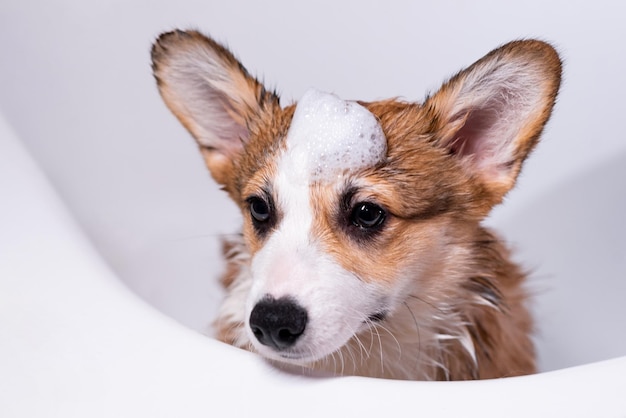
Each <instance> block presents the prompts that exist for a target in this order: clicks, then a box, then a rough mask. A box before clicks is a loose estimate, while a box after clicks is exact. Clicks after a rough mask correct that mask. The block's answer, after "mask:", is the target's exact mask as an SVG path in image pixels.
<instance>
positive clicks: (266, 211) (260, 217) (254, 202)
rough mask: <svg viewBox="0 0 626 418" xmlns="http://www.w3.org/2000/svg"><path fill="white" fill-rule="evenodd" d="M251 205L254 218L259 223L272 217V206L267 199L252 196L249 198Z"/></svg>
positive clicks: (251, 213)
mask: <svg viewBox="0 0 626 418" xmlns="http://www.w3.org/2000/svg"><path fill="white" fill-rule="evenodd" d="M248 203H249V205H250V215H252V219H253V220H254V221H255V222H258V223H264V222H267V221H268V220H269V219H270V215H271V214H270V208H269V206H268V204H267V203H265V201H264V200H263V199H261V198H259V197H251V198H250V199H248Z"/></svg>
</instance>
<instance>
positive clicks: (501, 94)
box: [152, 31, 560, 364]
mask: <svg viewBox="0 0 626 418" xmlns="http://www.w3.org/2000/svg"><path fill="white" fill-rule="evenodd" d="M152 57H153V69H154V74H155V77H156V79H157V82H158V86H159V90H160V92H161V95H162V97H163V99H164V101H165V103H166V104H167V106H168V107H169V108H170V110H171V111H172V112H173V113H174V114H175V115H176V117H177V118H178V119H179V120H180V121H181V123H182V124H183V125H184V126H185V127H186V128H187V129H188V130H189V132H190V133H191V134H192V135H193V137H194V138H195V139H196V141H197V143H198V145H199V147H200V150H201V152H202V154H203V156H204V158H205V161H206V164H207V166H208V168H209V170H210V171H211V173H212V175H213V177H214V178H215V180H216V181H217V182H219V183H220V184H222V185H223V187H224V189H225V190H226V191H227V192H228V193H229V195H230V197H231V198H232V199H233V200H234V201H235V202H236V203H237V204H238V205H239V206H240V208H241V211H242V213H243V215H244V216H243V217H244V237H245V241H246V245H247V247H248V250H249V252H250V254H251V260H252V261H251V265H250V272H251V281H252V284H251V290H250V292H249V294H248V295H247V301H246V313H245V318H246V320H245V322H246V324H245V328H246V333H247V335H248V337H249V339H250V341H251V342H252V344H253V345H254V347H255V348H256V350H258V351H259V352H260V353H261V354H263V355H265V356H266V357H269V358H273V359H278V360H282V361H287V362H295V363H298V364H306V363H310V362H313V361H316V360H319V359H322V358H324V357H326V356H328V355H330V354H332V353H333V352H335V351H337V350H338V349H340V348H341V347H342V346H343V345H344V344H345V343H346V342H347V341H349V340H350V339H351V338H353V337H354V336H355V335H356V334H358V333H359V332H360V331H362V330H363V329H364V328H365V327H367V326H368V324H369V323H371V322H372V321H383V320H385V318H387V317H389V316H392V315H393V314H394V312H396V311H397V310H398V309H400V308H401V306H402V304H403V303H404V301H405V300H406V298H407V295H408V294H412V295H416V294H417V295H420V296H421V297H423V298H426V299H428V300H430V301H432V303H437V301H440V302H441V303H446V298H449V297H451V295H455V292H456V291H457V289H458V288H459V287H460V286H461V283H462V280H463V278H464V276H463V269H464V267H463V265H464V263H465V262H466V261H468V260H470V259H471V256H470V255H469V254H468V252H469V251H470V250H468V249H467V245H464V243H465V244H467V243H466V241H467V240H468V239H471V237H472V231H474V229H475V228H476V227H477V225H478V223H479V222H480V220H481V219H483V218H484V217H485V216H486V215H487V214H488V213H489V211H490V209H491V208H492V207H493V206H494V205H496V204H497V203H499V202H500V201H501V200H502V198H503V197H504V195H505V194H506V193H507V192H508V191H509V190H510V189H511V188H512V187H513V185H514V183H515V180H516V178H517V175H518V173H519V171H520V168H521V166H522V163H523V161H524V159H525V158H526V157H527V155H528V154H529V152H530V151H531V150H532V148H533V147H534V146H535V144H536V143H537V141H538V138H539V135H540V133H541V131H542V129H543V126H544V124H545V123H546V121H547V119H548V117H549V115H550V112H551V109H552V106H553V104H554V101H555V97H556V94H557V91H558V87H559V83H560V61H559V58H558V56H557V54H556V52H555V51H554V50H553V49H552V48H551V47H550V46H549V45H547V44H545V43H542V42H539V41H518V42H512V43H510V44H507V45H505V46H503V47H501V48H499V49H496V50H494V51H492V52H491V53H489V54H488V55H486V56H485V57H484V58H482V59H481V60H479V61H477V62H476V63H475V64H473V65H472V66H470V67H469V68H467V69H465V70H463V71H461V72H460V73H459V74H457V75H456V76H454V77H453V78H451V79H450V80H449V81H448V82H447V83H445V84H444V85H443V86H442V87H441V89H440V90H439V91H438V92H437V93H435V94H434V95H432V96H430V97H429V98H427V99H426V100H425V102H424V103H423V104H417V103H404V102H400V101H395V100H389V101H380V102H374V103H360V102H354V101H344V100H341V99H339V98H338V97H336V96H334V95H330V94H325V93H320V92H316V91H311V92H308V93H307V94H305V96H304V97H303V98H302V100H301V101H300V102H299V103H298V104H296V105H291V106H287V107H284V108H283V107H281V106H280V104H279V99H278V97H277V96H276V94H275V93H272V92H269V91H267V90H266V89H265V88H264V87H263V86H262V84H261V83H259V82H258V81H257V80H256V79H254V78H253V77H251V76H250V75H249V74H248V72H247V71H246V70H245V69H244V67H243V66H242V65H241V64H240V63H239V62H238V61H237V60H236V59H235V58H234V57H233V55H232V54H231V53H230V52H229V51H228V50H226V49H225V48H224V47H222V46H221V45H219V44H217V43H216V42H214V41H213V40H211V39H209V38H206V37H204V36H203V35H201V34H199V33H197V32H181V31H177V32H171V33H167V34H164V35H162V36H161V37H160V38H159V39H158V40H157V42H156V43H155V45H154V47H153V51H152ZM416 320H420V318H417V319H416Z"/></svg>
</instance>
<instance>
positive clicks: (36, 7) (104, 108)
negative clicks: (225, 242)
mask: <svg viewBox="0 0 626 418" xmlns="http://www.w3.org/2000/svg"><path fill="white" fill-rule="evenodd" d="M625 12H626V6H624V5H623V4H621V3H618V2H609V1H606V2H603V1H596V2H592V3H591V2H585V3H583V2H567V4H560V2H554V3H546V2H544V1H539V0H533V1H526V2H523V3H515V5H511V4H506V3H504V2H488V1H480V2H471V3H467V2H461V1H458V2H452V1H443V2H427V3H426V2H425V3H424V4H420V3H418V2H407V3H406V4H403V3H396V4H393V5H389V4H383V3H371V4H370V3H367V4H365V3H364V2H342V3H338V2H332V1H327V2H324V1H320V2H314V3H311V4H309V5H307V6H302V5H301V4H299V3H295V2H284V3H282V4H281V3H278V2H274V3H272V2H250V3H249V4H247V3H242V2H238V1H231V2H218V1H201V2H197V1H193V0H181V1H177V2H168V1H164V0H156V1H149V2H148V1H142V0H133V1H127V2H115V1H112V0H110V1H102V2H93V3H92V2H82V1H81V2H79V1H73V0H59V1H55V2H45V1H36V0H26V1H20V2H17V1H4V2H1V3H0V51H1V52H2V57H1V58H0V109H1V110H2V112H3V114H4V115H5V116H6V119H7V120H8V122H9V123H10V124H11V125H12V127H13V128H15V131H16V132H17V134H18V136H19V141H15V140H14V139H12V138H11V135H9V134H8V133H7V131H6V127H5V126H4V124H2V129H1V132H2V134H1V136H0V144H1V145H0V172H1V175H0V231H1V233H0V416H2V417H4V416H8V417H12V416H55V415H56V416H72V415H74V416H97V415H101V416H124V415H125V414H126V415H128V416H157V415H162V416H168V415H169V416H173V415H183V416H184V415H193V414H199V415H201V414H202V413H203V412H207V410H208V409H209V408H211V409H212V408H213V407H210V406H208V405H209V404H211V403H217V404H219V403H220V402H221V403H222V405H225V406H229V407H230V408H231V409H233V408H234V409H236V410H237V411H238V412H243V413H245V412H248V415H252V414H253V413H255V414H257V415H261V412H259V405H267V404H268V402H269V401H272V400H274V401H276V402H277V403H279V404H282V403H285V402H286V403H287V404H288V405H291V406H292V408H297V411H298V414H299V415H302V414H304V413H307V412H308V413H310V414H311V415H313V414H316V413H320V412H322V411H323V410H324V408H327V407H328V405H330V404H331V402H332V403H335V404H336V405H338V406H333V410H335V409H336V410H337V411H338V412H337V413H338V414H339V413H341V412H342V409H343V411H345V412H346V414H347V412H348V411H350V412H351V415H352V414H354V415H356V414H357V413H359V412H361V411H370V412H371V413H372V414H378V416H380V415H383V416H386V415H390V411H392V410H393V409H396V410H397V412H399V413H400V412H401V413H402V414H405V413H407V411H416V414H417V412H424V411H428V410H430V411H431V412H432V411H436V412H440V411H442V410H447V411H449V412H450V413H451V415H452V416H459V415H468V414H469V412H468V411H470V412H473V413H476V414H482V415H490V414H491V415H493V416H502V415H503V414H502V413H503V411H504V412H505V415H515V414H518V415H519V416H529V415H544V416H550V415H553V416H564V415H565V416H576V415H578V416H602V415H604V416H611V415H613V416H620V415H621V416H623V415H624V413H625V411H626V405H624V401H623V400H620V399H621V398H622V396H623V395H622V394H623V388H624V387H626V385H625V383H626V382H625V381H624V379H625V378H624V376H626V361H625V360H624V357H623V356H624V354H626V329H625V327H624V325H623V324H624V322H625V321H626V314H625V310H626V305H625V304H624V303H623V299H624V296H625V295H626V290H625V289H624V286H625V285H624V282H625V281H626V279H625V277H626V267H625V265H624V263H625V260H626V243H625V237H626V222H624V215H623V214H624V213H626V203H625V201H624V200H625V199H626V197H625V196H626V173H625V168H624V167H626V139H625V138H624V136H625V134H624V131H623V126H622V125H623V124H622V120H623V113H624V105H623V97H625V96H626V78H624V77H623V74H625V73H626V54H624V46H623V39H625V37H626V27H625V26H624V25H623V16H624V13H625ZM176 26H182V27H189V26H195V27H199V28H200V29H202V30H205V31H207V32H209V33H211V34H212V35H213V36H215V37H216V38H217V39H220V40H225V41H228V44H229V45H230V46H231V47H232V49H233V50H234V51H235V52H236V54H237V55H238V56H239V57H240V58H241V59H242V61H243V62H244V64H245V65H246V66H247V68H248V69H249V70H250V71H251V72H252V73H254V74H258V75H260V76H262V78H264V80H265V81H266V84H268V85H269V86H270V87H278V88H279V90H280V92H281V93H282V96H283V103H287V102H289V101H290V99H291V98H295V97H300V96H301V94H302V93H303V92H304V91H305V90H306V89H307V88H309V87H310V86H314V87H316V88H319V89H322V90H326V91H333V92H335V93H337V94H338V95H340V96H341V97H346V98H354V99H363V100H371V99H375V98H386V97H392V96H403V97H406V98H407V99H422V98H423V96H424V92H425V91H427V90H431V91H432V90H434V89H436V88H437V87H438V86H439V84H440V82H441V81H443V78H444V77H445V76H448V75H451V74H452V73H454V72H456V71H457V70H459V69H460V68H461V67H463V66H465V65H468V64H470V63H471V62H473V61H474V60H475V59H477V58H479V57H480V56H482V55H483V54H484V53H486V52H487V51H489V50H490V49H492V48H493V47H495V46H497V45H499V44H501V43H504V42H506V41H508V40H511V39H516V38H520V37H539V38H542V39H545V40H549V41H552V42H554V43H555V44H556V46H557V47H558V49H559V50H560V51H561V53H562V55H563V57H564V59H565V78H564V84H563V88H562V91H561V94H560V96H559V102H558V104H557V108H556V111H555V113H554V116H553V119H552V120H551V122H550V123H549V126H548V129H547V130H546V132H545V135H544V139H543V142H542V143H541V144H540V146H539V147H538V149H537V151H536V152H535V153H534V154H533V155H532V156H531V159H530V161H529V162H528V164H526V166H525V168H524V172H523V175H522V178H521V182H520V184H519V185H518V188H517V189H516V190H515V191H514V192H513V193H512V194H511V195H510V196H509V198H508V200H507V202H506V204H505V206H503V207H501V208H500V209H499V210H498V211H497V212H496V214H495V216H494V217H493V219H492V221H491V223H493V224H496V225H497V226H499V227H500V229H501V230H502V231H503V232H504V233H505V234H506V238H507V239H508V240H510V241H512V242H513V243H514V244H515V246H516V247H517V248H518V249H519V252H518V256H517V258H518V259H520V260H521V261H523V263H524V265H526V266H528V267H529V268H530V269H532V273H533V277H534V282H533V286H534V288H535V289H537V291H538V297H537V314H538V319H539V323H540V333H539V338H538V345H539V349H540V359H541V364H542V368H543V369H545V370H552V369H558V368H562V367H568V366H573V365H577V364H584V363H590V362H593V361H599V360H604V359H610V358H615V357H618V356H622V357H620V358H619V359H617V360H612V361H608V362H603V363H599V364H592V365H589V366H585V367H581V368H574V369H568V370H563V371H559V372H556V373H544V374H541V375H538V376H532V377H526V378H520V379H517V378H516V379H505V380H501V381H496V382H473V383H468V384H462V383H461V384H457V383H452V384H450V383H445V384H426V383H419V382H418V383H406V382H405V383H401V382H384V383H382V382H381V381H370V380H368V379H357V378H347V379H331V380H311V379H302V378H295V377H290V376H285V375H283V374H280V373H278V372H276V371H273V370H268V369H267V368H266V366H265V365H264V364H263V363H262V362H260V361H259V360H258V359H257V358H256V357H255V356H251V355H249V354H247V353H242V352H238V351H235V350H234V349H232V348H230V347H225V346H223V345H221V344H218V343H216V342H215V341H213V340H211V339H207V338H204V337H199V336H198V335H197V334H196V333H194V332H192V331H190V330H189V329H187V328H184V327H181V326H179V325H178V324H177V323H176V322H174V321H171V320H170V319H169V318H167V317H164V316H162V315H161V314H160V313H158V312H156V311H154V310H152V308H150V307H149V306H145V305H143V304H142V302H140V301H139V300H138V299H137V298H136V297H135V295H134V294H132V293H130V292H128V291H127V290H126V289H125V288H124V287H123V286H120V284H119V281H118V279H121V280H123V281H124V282H125V283H126V284H128V285H129V287H130V288H132V289H133V290H134V291H135V292H136V293H137V294H139V295H141V297H142V298H144V299H145V300H147V301H148V302H150V304H152V305H154V306H156V307H157V308H158V309H160V310H161V311H163V312H165V313H166V314H167V315H169V316H170V317H172V318H174V319H176V320H177V321H179V322H180V323H183V324H186V325H188V326H189V327H191V328H194V329H203V328H204V327H205V326H206V324H207V323H208V322H209V321H210V319H211V317H212V314H213V311H214V309H215V306H216V303H217V301H219V300H220V297H221V295H220V292H219V291H218V290H217V288H216V286H215V281H214V277H215V273H216V271H219V270H220V268H221V264H220V261H219V257H218V254H217V248H218V235H219V234H220V233H230V232H233V231H234V230H235V229H236V227H237V225H238V223H239V218H238V214H237V213H236V211H235V210H234V207H233V205H231V204H230V203H229V202H228V201H227V199H226V197H225V196H224V195H223V194H221V193H220V192H219V190H218V188H217V186H215V185H214V184H213V183H212V181H211V180H210V178H209V176H208V174H207V173H206V170H205V168H204V167H203V165H202V162H201V159H200V157H199V155H198V153H197V150H196V149H195V145H194V143H193V140H192V139H191V138H190V137H189V136H188V134H187V133H186V132H184V130H183V129H182V127H180V126H179V125H178V122H177V121H176V120H175V119H174V118H173V117H172V116H171V115H170V114H169V113H168V111H167V109H166V108H165V106H164V105H163V104H162V103H161V101H160V99H159V97H158V94H157V92H156V88H155V86H154V81H153V80H152V77H151V75H150V68H149V48H150V44H151V42H152V40H153V39H154V37H155V36H156V35H157V34H158V33H159V32H161V31H163V30H168V29H170V28H172V27H176ZM19 143H24V144H25V145H26V147H27V148H28V149H29V151H30V152H31V153H32V155H33V156H34V157H35V158H36V160H37V162H38V164H39V165H40V166H41V167H42V168H43V170H44V171H45V173H46V175H47V176H48V177H49V179H50V180H51V183H52V185H53V187H54V188H55V189H56V190H57V191H58V192H59V194H60V195H61V197H62V198H63V200H64V201H65V202H66V203H67V206H68V207H69V209H70V210H71V212H72V215H73V216H69V215H68V214H67V211H66V210H65V209H64V207H63V206H62V205H61V204H60V203H59V199H58V198H57V197H56V196H55V194H54V193H53V192H52V191H51V189H50V187H49V185H48V184H47V182H46V181H45V180H43V179H42V178H41V175H40V173H38V172H37V171H36V170H34V164H33V162H32V161H31V159H29V158H28V157H27V156H25V154H24V152H23V150H22V149H21V147H20V145H19ZM73 218H75V219H76V220H77V221H78V224H79V225H80V227H81V228H83V229H84V230H85V231H86V232H87V234H88V235H89V238H90V239H91V240H92V241H93V243H94V245H95V247H96V248H97V251H94V249H93V248H92V247H91V245H90V244H89V243H88V242H87V241H86V240H85V238H84V237H83V236H82V234H81V233H80V231H79V229H78V228H77V226H76V223H75V221H74V220H73ZM100 256H102V257H104V260H105V261H106V264H105V262H103V260H101V259H100ZM107 265H108V266H110V267H111V268H112V270H113V271H114V272H115V274H113V273H112V272H111V270H109V267H107ZM215 385H217V387H216V386H215ZM266 389H267V392H266V391H265V390H266ZM267 393H271V395H270V396H269V398H270V399H269V400H268V395H266V394H267ZM277 393H280V396H277V395H276V394H277ZM363 393H366V394H368V395H367V396H365V397H364V396H363ZM370 394H375V396H370ZM311 399H315V401H314V402H311ZM320 399H321V400H324V401H323V402H322V401H320ZM363 399H366V401H364V400H363ZM243 400H249V403H248V402H243ZM407 400H408V401H407ZM416 400H417V402H416ZM299 405H305V407H299ZM233 406H234V407H233ZM602 408H605V409H602ZM190 411H191V412H190ZM303 411H304V412H303ZM188 412H189V413H188ZM263 412H265V411H263ZM205 415H206V414H205Z"/></svg>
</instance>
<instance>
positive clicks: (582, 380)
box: [0, 119, 626, 418]
mask: <svg viewBox="0 0 626 418" xmlns="http://www.w3.org/2000/svg"><path fill="white" fill-rule="evenodd" d="M16 179H19V182H17V181H16ZM0 196H1V197H2V201H3V205H1V206H0V230H2V232H3V234H2V238H1V239H0V341H2V344H0V371H1V374H0V376H1V378H0V416H2V417H11V418H12V417H43V416H45V417H64V418H67V417H86V416H88V417H134V418H136V417H173V416H181V417H182V416H184V417H206V416H215V414H218V415H220V416H260V417H264V416H276V415H279V416H284V415H292V414H297V416H299V417H305V416H320V415H322V414H328V413H330V412H332V414H333V415H334V416H335V415H336V416H363V417H368V416H372V417H380V416H404V415H407V414H412V413H413V411H415V413H416V414H417V413H419V414H420V415H432V414H437V415H439V416H443V415H448V416H481V417H487V416H494V417H501V416H503V415H505V416H510V417H515V416H520V417H527V416H569V417H574V416H581V417H588V416H620V414H621V415H623V413H624V412H625V411H626V398H624V396H623V388H624V387H625V385H626V357H622V358H619V359H615V360H612V361H607V362H603V363H597V364H593V365H589V366H584V367H578V368H574V369H567V370H561V371H558V372H550V373H544V374H541V375H535V376H529V377H523V378H510V379H500V380H492V381H481V382H430V383H428V382H402V381H385V380H376V379H365V378H334V379H322V378H305V377H298V376H292V375H288V374H284V373H279V372H278V371H276V370H273V369H270V368H269V366H267V365H265V364H264V363H263V362H262V361H261V360H260V358H259V357H257V356H255V355H252V354H250V353H246V352H243V351H239V350H237V349H235V348H232V347H229V346H226V345H224V344H221V343H218V342H216V341H215V340H212V339H209V338H204V337H201V336H199V335H197V334H196V333H195V332H193V331H191V330H189V329H188V328H185V327H183V326H182V325H178V324H176V323H175V322H174V321H172V320H171V319H168V318H166V317H164V316H163V315H162V314H160V313H158V312H156V311H155V310H153V309H152V308H149V307H147V306H146V305H145V304H144V303H143V302H141V301H140V300H139V299H138V298H137V297H135V296H134V295H132V294H131V293H129V292H128V291H127V290H126V289H125V288H124V287H123V286H121V285H120V283H119V282H118V281H117V279H116V278H115V277H114V275H112V273H111V272H110V270H109V269H108V268H107V267H106V266H105V265H104V263H103V262H102V260H101V259H100V258H99V257H98V255H97V253H95V252H94V251H93V248H92V247H91V245H90V244H89V242H88V241H87V240H86V239H85V238H84V237H83V236H82V234H81V233H80V231H79V230H78V228H77V226H76V224H75V223H74V222H73V220H72V219H71V217H70V216H69V215H68V213H67V211H66V210H65V208H64V206H63V204H61V202H60V201H59V199H58V198H57V197H56V195H55V194H54V192H52V190H51V189H50V187H49V184H48V183H47V181H46V180H45V179H44V178H43V176H42V175H41V172H39V170H38V169H37V167H36V165H35V164H34V162H33V161H32V160H31V159H30V157H29V156H28V155H27V154H26V152H25V150H24V149H23V148H22V146H21V145H20V143H19V141H18V140H17V139H16V138H15V136H14V135H13V133H12V132H11V131H10V130H9V129H8V126H7V125H6V123H5V122H4V121H3V120H2V119H0Z"/></svg>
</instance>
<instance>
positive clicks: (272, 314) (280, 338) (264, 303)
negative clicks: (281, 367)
mask: <svg viewBox="0 0 626 418" xmlns="http://www.w3.org/2000/svg"><path fill="white" fill-rule="evenodd" d="M306 321H307V313H306V311H305V310H304V308H302V307H301V306H300V305H298V304H297V303H296V302H295V301H294V300H293V299H290V298H286V297H283V298H280V299H274V298H272V297H265V298H263V299H261V301H259V302H258V303H257V304H256V306H255V307H254V309H252V313H251V314H250V328H251V329H252V332H253V333H254V336H255V337H256V339H257V340H259V342H260V343H261V344H263V345H266V346H268V347H272V348H274V349H276V350H279V351H280V350H284V349H286V348H289V347H291V346H292V345H294V344H295V342H296V340H297V339H298V337H300V336H301V335H302V333H303V332H304V328H306Z"/></svg>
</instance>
